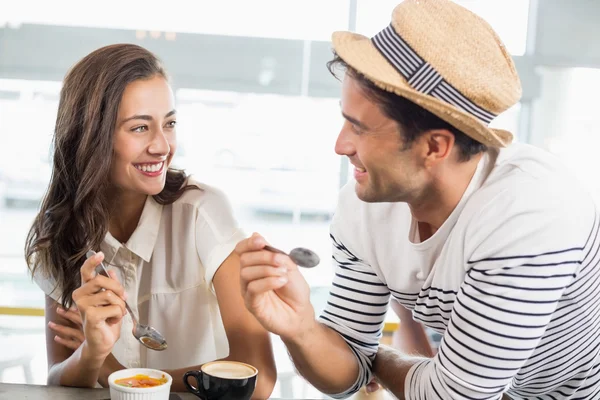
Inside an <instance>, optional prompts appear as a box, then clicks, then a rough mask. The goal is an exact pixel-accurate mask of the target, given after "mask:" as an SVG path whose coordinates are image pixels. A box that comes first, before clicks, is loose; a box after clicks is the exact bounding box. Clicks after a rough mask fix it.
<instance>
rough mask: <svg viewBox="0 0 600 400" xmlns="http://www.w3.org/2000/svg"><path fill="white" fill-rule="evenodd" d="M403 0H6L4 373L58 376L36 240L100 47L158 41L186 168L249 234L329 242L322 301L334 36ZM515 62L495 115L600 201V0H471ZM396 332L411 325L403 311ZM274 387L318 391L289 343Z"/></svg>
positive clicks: (40, 379) (9, 376)
mask: <svg viewBox="0 0 600 400" xmlns="http://www.w3.org/2000/svg"><path fill="white" fill-rule="evenodd" d="M397 2H398V1H397V0H392V1H390V0H328V1H321V0H303V1H290V0H252V1H248V0H245V1H244V0H221V1H218V2H217V1H208V0H202V1H194V2H188V1H183V0H171V1H170V2H164V1H154V0H144V1H137V0H136V1H133V0H132V1H127V0H118V1H117V0H104V1H102V2H97V3H96V2H93V3H88V2H81V1H74V0H53V1H44V0H19V1H2V2H0V149H2V156H1V157H0V339H2V340H3V341H4V343H5V344H4V345H3V347H2V349H1V350H0V382H28V383H39V384H43V383H45V380H46V353H45V344H44V319H43V310H42V307H43V305H44V297H43V293H42V292H41V291H40V290H39V289H38V288H37V286H35V285H34V284H33V283H32V282H31V280H30V278H29V277H28V275H27V269H26V265H25V262H24V258H23V246H24V241H25V236H26V234H27V231H28V229H29V227H30V225H31V222H32V220H33V217H34V216H35V213H36V210H37V207H38V206H39V202H40V199H41V198H42V196H43V195H44V192H45V190H46V187H47V185H48V181H49V178H50V143H51V138H52V131H53V128H54V121H55V117H56V110H57V106H58V96H59V92H60V88H61V80H62V78H63V77H64V75H65V73H66V71H67V69H68V68H69V67H70V66H71V65H73V64H74V63H75V62H76V61H78V60H79V59H80V58H82V57H83V56H85V55H86V54H88V53H89V52H91V51H92V50H95V49H97V48H99V47H101V46H104V45H107V44H111V43H119V42H131V43H137V44H139V45H141V46H144V47H146V48H148V49H149V50H151V51H153V52H155V53H156V54H157V55H159V56H160V57H161V58H162V60H163V61H164V63H165V65H166V68H167V70H168V71H169V72H170V74H171V77H172V84H173V89H174V91H175V95H176V101H177V109H178V128H177V129H178V140H179V150H178V154H177V156H176V157H177V158H176V160H175V164H176V165H177V166H179V167H182V168H185V169H187V170H188V172H190V173H192V174H193V175H195V176H196V177H197V178H198V179H199V180H201V181H204V182H206V183H209V184H213V185H216V186H218V187H220V188H221V189H223V190H224V191H225V192H226V193H227V194H228V195H229V198H230V200H231V202H232V204H233V205H234V208H235V212H236V215H237V217H238V219H239V221H240V224H241V225H242V227H243V228H244V229H245V230H246V232H247V233H251V232H253V231H258V232H261V233H263V234H264V235H265V236H266V237H267V239H268V240H270V241H271V242H272V243H273V244H274V245H276V246H278V247H281V248H282V249H285V250H289V249H291V248H293V247H296V246H305V247H309V248H312V249H314V250H316V251H317V252H318V253H319V255H320V256H321V259H322V260H324V262H323V263H322V265H321V266H320V267H319V268H317V269H315V270H309V271H307V272H305V276H306V278H307V279H308V281H309V283H310V284H311V287H312V295H313V302H314V304H315V306H316V308H317V311H319V310H320V309H321V308H322V307H323V305H324V302H325V299H326V295H327V291H328V286H329V284H330V282H331V277H332V272H333V271H332V267H331V266H330V264H329V261H328V260H329V259H330V257H331V253H330V245H329V235H328V224H329V221H330V218H331V216H332V214H333V212H334V210H335V205H336V200H337V193H338V190H339V188H340V186H341V185H343V184H344V183H346V182H347V181H348V178H349V173H348V172H349V171H348V164H347V161H346V160H345V159H341V158H340V157H338V156H337V155H336V154H335V153H334V150H333V146H334V143H335V139H336V136H337V133H338V131H339V128H340V127H341V123H342V118H341V116H340V111H339V105H338V98H339V90H340V85H339V82H338V81H336V80H335V79H334V78H332V77H331V76H330V75H329V73H328V71H327V69H326V67H325V63H326V62H327V61H328V60H329V59H330V58H331V54H332V53H331V49H330V44H329V38H330V35H331V32H332V31H335V30H352V31H356V32H359V33H362V34H365V35H367V36H372V35H374V34H375V33H377V32H378V31H379V30H381V29H382V28H384V27H385V26H387V24H389V21H390V15H391V11H392V9H393V7H394V6H395V5H396V4H397ZM457 2H458V3H460V4H462V5H463V6H465V7H467V8H469V9H471V10H472V11H474V12H476V13H477V14H479V15H480V16H481V17H483V18H484V19H486V20H487V21H488V22H489V23H490V24H491V25H492V26H493V27H494V29H495V30H496V31H497V32H498V34H499V35H500V37H501V38H502V40H503V41H504V42H505V44H506V46H507V48H508V50H509V51H510V52H511V54H512V55H513V57H514V59H515V63H516V65H517V69H518V71H519V74H520V77H521V80H522V84H523V98H522V100H521V102H520V103H519V104H518V105H516V106H515V107H513V108H512V109H510V110H509V111H507V112H506V113H505V114H503V115H501V116H499V117H498V118H497V119H496V120H495V121H494V122H493V125H494V126H496V127H502V128H505V129H508V130H511V131H512V132H514V134H515V136H516V138H517V140H518V141H520V142H527V143H531V144H533V145H536V146H539V147H542V148H544V149H546V150H548V151H550V152H552V153H554V154H556V155H557V156H558V157H559V158H560V159H562V160H563V161H564V162H565V163H566V164H567V166H568V167H569V168H571V169H573V170H574V171H575V173H576V175H577V177H578V178H579V179H580V180H581V181H582V182H583V183H584V184H585V185H586V186H587V187H588V188H589V190H590V191H591V192H592V193H593V194H594V196H596V197H597V198H599V199H600V180H598V179H596V175H597V167H596V166H595V162H594V161H593V160H594V159H595V156H596V153H597V151H598V150H597V149H598V148H599V146H597V145H598V144H599V142H600V128H599V125H600V120H599V117H598V114H597V108H598V104H599V102H598V100H597V96H598V93H599V92H600V45H598V44H597V38H598V37H600V25H599V24H598V21H600V1H598V0H462V1H457ZM388 320H389V324H388V325H386V335H389V334H391V332H393V330H394V329H395V328H396V327H397V326H398V324H397V318H396V317H395V316H394V315H392V314H390V315H389V317H388ZM275 342H276V352H277V362H278V369H279V373H280V379H279V383H278V385H277V387H276V391H275V393H274V394H273V395H274V397H293V396H296V397H298V396H304V397H306V396H311V395H313V396H314V395H315V389H313V388H311V387H310V386H309V385H307V384H305V383H304V382H303V381H302V379H300V378H298V377H297V376H296V375H295V372H294V370H293V367H292V365H291V363H290V362H289V360H288V356H287V354H286V352H285V349H284V348H283V346H282V344H281V343H280V342H279V341H278V340H275Z"/></svg>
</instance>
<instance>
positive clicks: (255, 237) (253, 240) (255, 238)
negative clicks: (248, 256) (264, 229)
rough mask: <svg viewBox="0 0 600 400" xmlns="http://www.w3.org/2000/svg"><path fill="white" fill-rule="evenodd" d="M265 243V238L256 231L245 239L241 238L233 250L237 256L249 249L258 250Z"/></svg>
mask: <svg viewBox="0 0 600 400" xmlns="http://www.w3.org/2000/svg"><path fill="white" fill-rule="evenodd" d="M266 244H267V241H266V240H265V238H263V237H262V236H261V235H259V234H258V233H253V234H252V236H250V237H249V238H247V239H244V240H241V241H240V242H239V243H238V244H237V245H236V246H235V252H236V253H237V254H238V255H239V256H241V255H242V254H244V253H247V252H250V251H258V250H260V249H262V248H263V247H265V245H266Z"/></svg>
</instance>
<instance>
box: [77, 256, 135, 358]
mask: <svg viewBox="0 0 600 400" xmlns="http://www.w3.org/2000/svg"><path fill="white" fill-rule="evenodd" d="M103 259H104V254H102V253H98V254H96V255H94V256H93V257H90V258H88V259H87V260H86V261H85V263H84V264H83V266H82V267H81V286H80V287H79V288H78V289H77V290H75V291H74V292H73V301H74V302H75V305H76V306H77V309H78V310H79V313H80V315H81V321H82V327H83V335H84V341H83V345H84V346H86V347H87V349H88V350H89V352H90V354H92V355H93V356H95V357H99V358H103V359H104V358H106V357H107V356H108V355H109V354H110V352H111V351H112V348H113V346H114V345H115V343H116V342H117V340H119V336H120V333H121V319H122V318H123V316H124V315H125V314H126V310H125V298H126V294H125V289H123V286H121V283H120V282H119V281H118V280H117V279H116V276H115V274H114V272H112V271H110V272H109V275H110V276H111V277H110V278H107V277H105V276H103V275H97V274H96V272H95V269H96V267H97V266H98V265H99V264H100V262H101V261H102V260H103Z"/></svg>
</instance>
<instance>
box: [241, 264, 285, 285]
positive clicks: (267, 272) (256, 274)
mask: <svg viewBox="0 0 600 400" xmlns="http://www.w3.org/2000/svg"><path fill="white" fill-rule="evenodd" d="M240 277H241V280H242V287H243V288H247V287H248V285H249V284H250V283H251V282H254V281H257V280H261V279H264V278H272V277H273V278H279V277H287V269H285V268H278V267H269V266H256V267H246V268H243V269H242V270H241V273H240Z"/></svg>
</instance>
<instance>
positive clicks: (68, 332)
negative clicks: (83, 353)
mask: <svg viewBox="0 0 600 400" xmlns="http://www.w3.org/2000/svg"><path fill="white" fill-rule="evenodd" d="M48 327H49V328H50V329H52V331H53V332H54V333H55V334H56V336H55V337H54V340H56V341H57V342H59V343H61V344H63V345H65V346H66V347H68V348H69V349H71V350H76V349H77V348H78V347H79V345H80V344H81V343H83V341H84V340H85V336H84V334H83V331H82V330H81V329H77V328H70V327H68V326H64V325H59V324H56V323H54V322H49V323H48ZM57 338H58V339H60V340H58V339H57Z"/></svg>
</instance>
